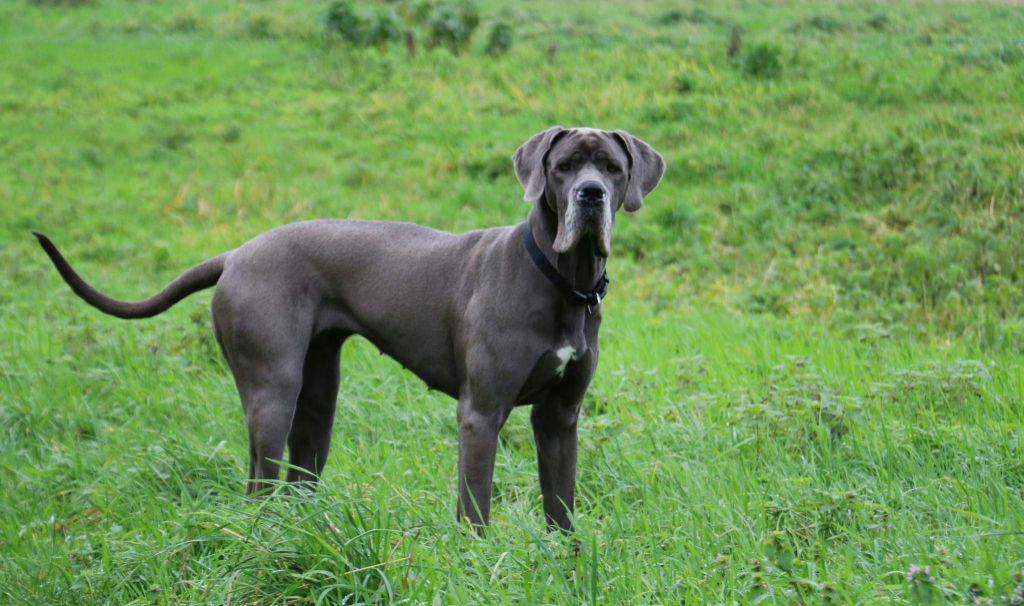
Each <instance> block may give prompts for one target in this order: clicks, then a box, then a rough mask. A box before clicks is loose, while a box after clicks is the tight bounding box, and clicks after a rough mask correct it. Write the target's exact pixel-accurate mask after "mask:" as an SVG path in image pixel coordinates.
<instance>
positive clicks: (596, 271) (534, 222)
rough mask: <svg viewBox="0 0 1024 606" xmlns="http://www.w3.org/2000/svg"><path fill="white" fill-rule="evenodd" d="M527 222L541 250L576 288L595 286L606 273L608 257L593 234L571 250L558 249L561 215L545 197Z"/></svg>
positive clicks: (582, 239) (583, 238)
mask: <svg viewBox="0 0 1024 606" xmlns="http://www.w3.org/2000/svg"><path fill="white" fill-rule="evenodd" d="M527 224H528V225H529V227H530V231H531V232H533V239H534V240H535V241H536V242H537V246H538V247H540V250H541V252H543V253H544V256H545V257H547V259H548V261H550V262H551V264H552V265H554V266H555V268H556V269H558V273H560V274H562V277H563V278H565V279H566V280H568V281H569V283H570V284H571V285H572V287H573V288H575V289H576V290H582V291H587V290H590V289H592V288H594V286H595V285H596V284H597V280H598V278H600V277H601V276H602V275H603V274H604V268H605V262H606V260H607V259H606V258H605V257H602V256H600V255H598V254H597V246H596V244H595V243H594V238H593V237H591V236H584V237H582V238H580V240H579V242H578V243H577V244H576V246H575V247H574V248H573V249H572V250H570V251H569V252H567V253H564V254H558V253H556V252H555V251H554V250H553V249H552V248H551V245H552V243H553V242H554V241H555V236H556V235H557V234H558V217H557V216H556V215H555V213H554V212H552V211H551V209H550V208H548V207H547V205H546V204H545V203H544V201H543V199H542V200H540V201H538V202H537V203H536V204H534V207H533V210H531V211H530V216H529V218H527Z"/></svg>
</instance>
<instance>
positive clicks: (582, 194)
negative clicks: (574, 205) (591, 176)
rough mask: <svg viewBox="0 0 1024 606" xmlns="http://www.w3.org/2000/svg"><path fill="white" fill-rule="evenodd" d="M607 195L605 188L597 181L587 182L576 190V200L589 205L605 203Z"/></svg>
mask: <svg viewBox="0 0 1024 606" xmlns="http://www.w3.org/2000/svg"><path fill="white" fill-rule="evenodd" d="M605 194H606V192H605V190H604V186H603V185H601V184H600V183H598V182H597V181H585V182H583V183H581V184H580V186H579V187H577V188H576V199H577V200H579V201H580V202H586V203H589V204H596V203H598V202H602V201H604V197H605Z"/></svg>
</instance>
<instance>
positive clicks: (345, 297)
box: [35, 127, 665, 530]
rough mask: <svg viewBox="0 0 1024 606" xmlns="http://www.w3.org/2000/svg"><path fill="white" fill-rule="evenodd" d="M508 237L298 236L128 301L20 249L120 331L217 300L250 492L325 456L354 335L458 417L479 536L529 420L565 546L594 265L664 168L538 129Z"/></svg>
mask: <svg viewBox="0 0 1024 606" xmlns="http://www.w3.org/2000/svg"><path fill="white" fill-rule="evenodd" d="M513 162H514V166H515V172H516V176H517V177H518V178H519V182H520V183H521V184H522V186H523V188H524V189H525V190H526V193H525V196H524V197H525V199H526V200H527V201H530V202H532V203H533V209H532V210H531V211H530V213H529V217H528V218H527V220H526V222H525V223H521V224H518V225H513V226H508V227H496V228H492V229H485V230H481V231H473V232H469V233H465V234H460V235H453V234H449V233H445V232H441V231H436V230H433V229H428V228H426V227H421V226H418V225H411V224H407V223H388V222H376V221H330V220H320V221H308V222H302V223H295V224H291V225H286V226H283V227H280V228H277V229H274V230H271V231H269V232H267V233H264V234H262V235H259V236H257V237H256V238H253V239H252V240H250V241H249V242H247V243H245V244H243V245H242V246H240V247H238V248H237V249H235V250H232V251H230V252H227V253H224V254H222V255H220V256H217V257H214V258H212V259H209V260H207V261H204V262H203V263H200V264H199V265H197V266H195V267H193V268H192V269H189V270H188V271H186V272H185V273H184V274H182V275H181V276H179V277H178V278H177V279H176V280H174V282H172V283H171V284H170V285H169V286H167V287H166V288H165V289H164V290H163V291H161V292H159V293H158V294H156V295H154V296H152V297H150V298H149V299H146V300H143V301H138V302H125V301H118V300H115V299H112V298H110V297H108V296H106V295H104V294H103V293H101V292H99V291H97V290H96V289H95V288H93V287H92V286H90V285H89V284H87V283H86V282H85V281H84V280H83V279H82V278H81V277H79V276H78V274H76V273H75V271H74V270H73V269H72V268H71V266H70V265H69V264H68V262H67V261H66V260H65V259H64V258H63V257H62V256H61V254H60V253H59V252H58V251H57V248H56V247H55V246H54V245H53V243H51V242H50V240H49V239H47V238H46V237H45V236H43V235H42V234H38V233H37V234H35V235H36V237H38V238H39V242H40V244H41V245H42V247H43V249H44V250H45V251H46V253H47V254H48V255H49V257H50V259H51V260H52V261H53V263H54V265H55V266H56V267H57V270H58V271H59V272H60V274H61V276H62V277H63V278H64V280H65V281H66V282H67V283H68V285H69V286H71V289H72V290H73V291H74V292H75V293H76V294H77V295H78V296H80V297H81V298H83V299H85V301H86V302H87V303H89V304H90V305H92V306H94V307H96V308H97V309H99V310H101V311H103V312H105V313H108V314H111V315H114V316H117V317H119V318H148V317H151V316H154V315H157V314H159V313H161V312H163V311H165V310H166V309H168V308H169V307H171V306H172V305H174V304H175V303H177V302H178V301H180V300H181V299H183V298H184V297H186V296H188V295H190V294H192V293H194V292H196V291H199V290H202V289H205V288H210V287H211V286H214V285H216V287H217V288H216V291H215V292H214V295H213V325H214V331H215V332H216V336H217V342H218V343H219V344H220V347H221V350H222V351H223V353H224V357H225V358H226V359H227V361H228V365H229V366H230V368H231V372H232V374H233V375H234V378H235V384H236V385H237V387H238V391H239V393H240V395H241V399H242V405H243V408H244V410H245V418H246V423H247V425H248V430H249V481H248V484H247V488H246V491H247V493H249V494H254V493H255V494H258V493H260V492H261V491H264V490H265V489H267V488H268V484H267V480H275V479H277V478H278V471H279V464H278V461H279V460H281V459H282V457H283V455H284V450H285V445H286V444H287V446H288V451H289V463H290V466H289V468H288V474H287V480H288V481H315V480H316V478H317V477H318V476H319V475H320V474H321V472H322V470H323V467H324V463H325V462H326V460H327V451H328V448H329V447H330V442H331V432H332V425H333V420H334V410H335V404H336V400H337V395H338V383H339V380H340V362H341V346H342V344H343V343H344V342H345V340H346V339H347V338H349V337H350V336H352V335H362V336H363V337H365V338H367V339H368V340H370V341H371V342H373V343H374V344H375V345H376V346H377V347H378V348H380V350H381V351H382V352H383V353H386V354H388V355H390V356H391V357H393V358H394V359H396V360H398V362H400V363H401V364H402V365H403V366H405V367H406V368H408V369H410V370H412V371H413V372H414V373H416V375H418V376H419V377H420V378H421V379H423V381H425V382H426V384H427V385H428V386H429V387H431V388H433V389H436V390H439V391H442V392H444V393H446V394H448V395H449V396H451V397H452V398H456V399H457V400H458V426H459V499H458V516H459V518H460V519H468V520H469V521H470V522H471V523H472V524H474V525H482V524H487V521H488V519H489V516H490V504H491V482H492V476H493V473H494V456H495V450H496V447H497V442H498V432H499V430H500V429H501V427H502V425H503V424H504V423H505V420H506V419H507V418H508V416H509V414H510V413H511V411H512V409H513V408H514V407H516V406H518V405H521V404H532V405H533V409H532V412H531V415H530V419H531V421H532V424H533V432H534V438H535V440H536V444H537V459H538V466H539V470H540V485H541V492H542V494H543V500H544V513H545V517H546V519H547V521H548V524H549V525H550V526H557V527H559V528H562V529H565V530H568V529H570V527H571V522H570V517H571V515H572V512H573V502H574V498H575V491H576V488H575V484H576V449H577V433H576V423H577V418H578V416H579V412H580V405H581V403H582V401H583V395H584V393H585V391H586V389H587V386H588V385H589V384H590V380H591V378H592V377H593V375H594V370H595V368H596V367H597V357H598V338H597V337H598V329H599V327H600V325H601V306H600V304H601V298H602V296H603V294H604V292H605V286H606V285H607V279H606V277H605V262H606V260H607V258H608V255H609V253H610V252H611V230H612V225H613V223H614V221H615V213H616V211H617V210H618V209H619V208H620V207H625V209H626V210H627V211H635V210H638V209H639V208H640V206H641V205H642V203H643V199H644V196H646V195H647V194H648V193H650V192H651V190H653V189H654V188H655V187H656V186H657V185H658V182H659V181H660V180H661V176H662V174H663V173H664V170H665V163H664V161H663V160H662V158H661V156H660V155H659V154H658V153H657V152H655V151H654V150H653V149H652V148H651V147H650V146H649V145H647V144H646V143H644V142H643V141H640V140H639V139H637V138H635V137H633V136H632V135H630V134H628V133H626V132H623V131H614V132H609V131H602V130H596V129H590V128H574V129H565V128H561V127H554V128H550V129H548V130H546V131H543V132H541V133H538V134H536V135H534V136H533V137H532V138H531V139H530V140H529V141H527V142H526V143H524V144H523V145H522V146H521V147H520V148H519V149H518V150H517V151H516V153H515V156H514V158H513Z"/></svg>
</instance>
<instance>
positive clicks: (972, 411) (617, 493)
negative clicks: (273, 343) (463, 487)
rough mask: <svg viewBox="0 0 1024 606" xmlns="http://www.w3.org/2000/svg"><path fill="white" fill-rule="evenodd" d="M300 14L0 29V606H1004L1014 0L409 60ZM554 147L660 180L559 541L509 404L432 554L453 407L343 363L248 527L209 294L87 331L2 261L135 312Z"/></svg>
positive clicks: (619, 308)
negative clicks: (283, 474) (81, 284)
mask: <svg viewBox="0 0 1024 606" xmlns="http://www.w3.org/2000/svg"><path fill="white" fill-rule="evenodd" d="M328 6H329V5H328V3H326V2H307V1H304V0H278V1H272V0H264V1H253V2H242V1H237V2H215V1H212V0H209V1H199V0H195V1H189V2H172V1H170V0H165V1H160V0H151V1H147V2H129V1H126V0H97V1H96V2H93V3H85V4H84V5H83V6H78V3H76V2H56V1H53V0H51V1H41V2H28V1H22V0H9V1H7V2H4V3H2V4H0V40H2V41H3V44H2V49H3V50H2V53H0V265H2V270H0V336H2V340H0V343H2V344H0V602H2V603H10V604H32V605H38V604H201V603H203V604H205V603H210V604H226V603H231V604H250V603H259V604H307V603H330V604H334V603H348V604H356V603H374V604H383V603H403V604H505V603H508V604H512V603H516V604H521V603H529V604H576V603H580V604H591V605H593V604H660V603H666V604H668V603H671V604H680V603H686V604H703V603H721V604H734V603H739V604H744V603H761V602H765V603H780V604H793V603H801V604H813V603H822V602H831V603H913V604H917V603H922V604H928V603H940V602H943V601H948V602H951V603H972V602H973V603H989V601H990V600H994V601H995V603H1013V604H1020V603H1024V570H1022V569H1024V535H1022V533H1024V502H1022V492H1024V406H1022V395H1024V315H1022V302H1024V298H1022V294H1024V221H1022V219H1024V217H1022V213H1024V112H1022V105H1021V99H1024V7H1020V6H1018V5H1016V4H1015V3H1014V4H1010V3H1007V4H996V3H977V4H975V3H957V2H935V3H929V2H914V3H906V4H894V3H885V2H882V3H871V2H866V1H865V2H848V3H834V4H831V3H829V4H826V3H813V2H751V1H730V2H725V3H708V4H705V5H698V4H691V3H685V2H683V3H677V2H672V3H670V2H654V1H652V2H644V3H636V2H626V1H625V0H622V1H618V2H611V3H602V4H601V5H600V6H592V5H591V3H589V2H582V1H577V0H563V1H561V2H539V1H529V2H521V3H515V4H507V3H502V2H497V1H493V2H492V1H483V0H481V2H480V3H479V9H480V17H481V24H480V27H479V29H478V30H477V32H476V34H475V36H474V38H473V40H472V43H471V44H470V45H469V47H468V48H466V49H465V50H464V51H462V52H461V53H453V52H450V51H448V50H445V49H441V48H437V49H429V48H427V46H428V45H427V44H426V41H427V39H428V38H427V34H426V31H425V29H424V28H425V27H426V26H425V25H422V24H417V25H416V26H415V28H416V29H415V31H416V36H417V43H418V48H417V52H416V54H415V56H414V57H410V56H408V54H407V51H406V48H405V46H404V44H403V43H402V42H401V41H393V42H388V43H384V44H381V45H370V46H368V47H356V46H353V45H352V44H350V43H347V42H345V41H344V40H342V39H341V38H340V37H338V36H335V35H327V34H325V25H324V23H325V22H324V15H325V14H326V13H327V10H328ZM382 6H396V7H398V9H404V8H405V7H406V6H407V5H405V4H402V3H392V4H391V5H374V6H373V7H368V8H367V7H362V8H360V9H359V10H360V11H364V12H366V13H367V14H376V12H375V11H381V10H385V9H382V8H380V7H382ZM375 7H376V8H375ZM497 22H501V23H504V24H505V25H507V26H509V27H510V28H511V31H512V32H513V34H514V35H513V44H512V46H511V48H510V50H508V52H506V53H504V54H497V55H492V54H488V53H487V52H485V49H486V47H487V41H488V37H489V32H490V31H491V29H492V27H493V25H494V24H495V23H497ZM730 55H731V56H730ZM552 124H563V125H584V124H586V125H594V126H600V127H606V128H622V129H626V130H629V131H631V132H632V133H634V134H636V135H637V136H639V137H641V138H643V139H645V140H646V141H648V142H650V143H651V144H652V145H653V146H654V147H655V148H657V149H658V150H660V151H661V152H662V153H663V154H664V155H665V158H666V160H667V162H668V171H667V174H666V178H665V181H664V182H663V183H662V185H661V187H660V188H659V189H658V190H657V191H656V192H655V193H654V194H652V195H651V196H650V197H649V198H648V200H647V204H646V205H645V208H644V209H643V210H642V211H641V212H640V213H637V214H636V215H635V216H632V217H620V220H619V221H618V224H617V227H616V230H617V231H616V236H615V241H614V251H613V257H612V260H611V263H610V266H609V267H610V274H611V277H612V280H613V284H612V288H611V291H610V296H609V298H608V300H607V302H606V304H605V322H604V329H603V333H602V360H601V368H600V369H599V371H598V375H597V377H596V379H595V382H594V384H593V385H592V387H591V389H590V392H589V394H588V396H587V400H586V402H585V405H584V413H583V418H582V421H581V430H580V436H581V451H580V465H579V468H580V473H579V489H578V495H579V496H578V499H579V502H578V507H577V518H576V526H577V528H578V531H577V532H576V534H575V535H574V536H572V537H563V536H561V535H559V534H548V533H546V532H545V530H544V524H543V517H542V514H541V503H540V493H539V488H538V486H537V480H536V465H535V454H534V447H533V443H532V436H531V433H530V430H529V424H528V419H527V417H528V415H526V414H523V412H522V411H518V412H517V413H515V414H513V416H512V418H511V419H510V421H509V423H508V425H506V427H505V430H504V431H503V435H502V441H501V444H500V446H499V453H498V462H497V470H496V476H495V486H496V487H495V501H494V516H493V526H492V528H491V530H490V531H489V532H488V534H487V535H486V536H485V537H484V538H477V537H476V536H475V535H473V534H472V533H467V532H465V531H464V530H463V529H462V528H460V527H459V526H458V525H457V524H456V522H455V520H454V504H455V470H456V425H455V407H454V403H453V402H451V401H450V400H448V399H447V398H445V397H444V396H440V395H438V394H435V393H430V392H428V391H427V390H426V389H425V387H424V386H423V384H422V383H421V382H420V381H418V380H417V379H416V378H415V377H413V376H411V375H409V374H407V373H405V372H403V371H402V370H401V369H400V368H399V367H398V365H397V364H396V363H394V362H392V361H390V360H388V359H386V358H383V357H381V356H379V355H378V354H377V351H376V350H375V349H374V348H373V347H372V346H371V345H369V344H368V343H367V342H365V341H359V340H354V341H353V342H351V343H350V344H349V345H347V346H346V351H345V361H344V378H343V381H342V390H341V395H340V399H339V403H338V418H337V422H336V429H335V436H336V437H335V445H334V448H333V450H332V455H331V460H330V461H329V462H328V466H327V470H326V472H325V477H324V482H323V488H322V490H321V491H320V492H318V493H317V494H316V495H300V496H294V495H293V496H288V495H280V496H279V498H275V499H271V500H267V501H265V502H262V503H259V504H252V503H247V502H245V501H244V500H243V499H242V497H241V493H242V489H243V484H244V473H245V469H244V467H243V463H244V461H245V456H246V438H245V431H244V424H243V420H242V414H241V409H240V406H239V404H238V400H237V394H236V392H235V389H234V386H233V384H232V381H231V378H230V375H229V373H228V371H227V368H226V366H225V364H224V363H223V361H222V360H221V357H220V354H219V352H218V350H217V346H216V344H215V342H214V340H213V336H212V331H211V329H210V326H209V324H210V322H209V311H208V306H209V297H210V295H209V292H206V293H202V294H200V295H196V296H194V297H192V298H190V299H188V300H186V301H184V302H183V303H181V304H179V305H178V306H177V307H175V308H174V309H173V310H171V311H170V312H168V313H167V314H165V315H163V316H161V317H158V318H156V319H153V320H149V321H145V322H138V323H128V322H123V321H119V320H115V319H113V318H109V317H106V316H103V315H101V314H99V313H98V312H95V311H94V310H92V309H91V308H88V307H87V306H86V305H85V304H83V303H82V302H81V301H79V300H78V299H77V298H76V297H74V296H73V295H72V294H71V293H70V291H69V290H68V289H67V287H66V286H65V285H64V284H63V283H62V282H61V281H60V279H59V277H58V276H57V274H56V272H54V271H53V269H52V268H51V267H50V266H49V264H48V262H47V261H46V259H45V256H44V255H43V254H42V252H41V251H40V250H39V249H38V247H37V246H36V244H35V242H34V240H33V239H32V238H31V236H30V235H29V230H32V229H38V230H41V231H44V232H46V233H48V234H49V235H50V236H51V237H52V238H53V239H54V240H55V241H56V243H57V244H58V245H59V246H61V247H62V249H63V250H64V251H65V253H66V254H67V255H68V257H69V258H70V260H71V261H72V262H73V263H75V265H76V267H77V268H78V269H79V270H81V272H82V273H83V274H84V275H85V276H86V277H87V278H88V279H90V280H91V281H93V283H94V284H96V285H98V286H100V287H102V288H104V289H106V290H107V291H108V292H110V293H111V294H113V295H115V296H120V297H123V298H138V297H141V296H144V295H148V294H150V293H152V292H155V291H156V290H157V289H158V288H160V287H162V286H163V285H164V284H165V283H167V282H168V281H169V280H170V279H172V278H173V277H174V276H175V275H177V273H178V272H179V271H180V270H182V269H184V268H186V267H189V266H191V265H193V264H195V263H197V262H198V261H200V260H202V259H204V258H207V257H210V256H212V255H214V254H216V253H219V252H221V251H224V250H227V249H230V248H233V247H235V246H237V245H239V244H240V243H242V242H244V241H245V240H246V239H248V238H249V237H251V236H253V235H255V234H258V233H260V232H262V231H264V230H266V229H268V228H270V227H272V226H276V225H279V224H282V223H286V222H290V221H295V220H300V219H306V218H314V217H351V218H384V219H396V220H405V221H415V222H420V223H424V224H428V225H431V226H434V227H437V228H442V229H448V230H454V231H465V230H468V229H474V228H479V227H487V226H493V225H499V224H508V223H513V222H518V221H520V220H522V219H523V218H524V217H525V215H526V212H527V210H528V206H527V205H526V203H524V202H522V201H521V197H522V192H521V190H520V188H519V185H518V184H517V183H516V181H515V178H514V175H513V173H512V170H511V155H512V153H513V151H514V150H515V148H516V147H517V146H518V145H519V144H520V143H521V142H523V141H524V140H525V139H526V138H528V137H529V136H530V135H531V134H533V133H534V132H536V131H539V130H541V129H542V128H545V127H547V126H550V125H552Z"/></svg>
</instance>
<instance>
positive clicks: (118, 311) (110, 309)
mask: <svg viewBox="0 0 1024 606" xmlns="http://www.w3.org/2000/svg"><path fill="white" fill-rule="evenodd" d="M32 235H34V236H35V237H36V238H38V239H39V245H40V246H42V247H43V250H44V251H46V254H47V255H48V256H49V257H50V260H51V261H53V264H54V266H55V267H56V268H57V271H59V272H60V275H61V277H62V278H64V281H65V282H67V283H68V286H70V287H71V290H73V291H75V294H76V295H78V296H79V297H82V298H83V299H85V302H86V303H88V304H89V305H92V306H93V307H95V308H96V309H98V310H100V311H102V312H104V313H108V314H110V315H112V316H117V317H118V318H125V319H129V320H134V319H138V318H151V317H153V316H155V315H157V314H160V313H163V312H165V311H167V309H168V308H170V307H171V306H172V305H174V304H175V303H177V302H178V301H181V300H182V299H184V298H185V297H187V296H189V295H190V294H192V293H194V292H196V291H200V290H203V289H204V288H210V287H211V286H213V285H214V284H216V283H217V280H218V279H219V278H220V274H221V273H222V272H223V271H224V261H225V260H226V259H227V256H228V255H229V254H230V253H224V254H222V255H219V256H217V257H214V258H212V259H208V260H206V261H203V262H202V263H200V264H199V265H196V266H195V267H193V268H192V269H189V270H188V271H186V272H185V273H183V274H181V275H180V276H178V278H177V279H176V280H174V282H171V283H170V284H169V285H168V286H167V288H165V289H163V290H161V291H160V292H158V293H157V294H155V295H153V296H152V297H150V298H148V299H145V300H143V301H118V300H117V299H112V298H110V297H108V296H107V295H105V294H103V293H101V292H100V291H98V290H96V289H95V288H93V287H92V286H90V285H89V284H88V283H87V282H86V281H85V280H83V279H82V277H81V276H79V275H78V274H77V273H76V272H75V270H74V269H71V264H70V263H68V262H67V260H66V259H64V256H63V255H61V254H60V251H59V250H57V247H56V246H54V245H53V242H51V241H50V239H49V238H47V237H46V236H44V235H43V234H41V233H39V232H32Z"/></svg>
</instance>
